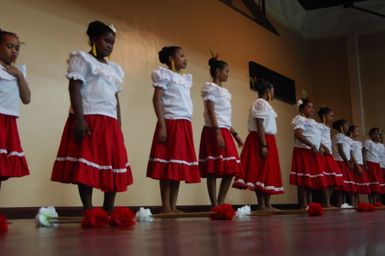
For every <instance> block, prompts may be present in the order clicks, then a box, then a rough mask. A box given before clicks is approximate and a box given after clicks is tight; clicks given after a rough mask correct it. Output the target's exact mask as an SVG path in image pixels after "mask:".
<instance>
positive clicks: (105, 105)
mask: <svg viewBox="0 0 385 256" xmlns="http://www.w3.org/2000/svg"><path fill="white" fill-rule="evenodd" d="M66 77H67V78H68V79H72V80H80V81H82V82H83V84H82V86H81V87H80V93H81V96H82V105H83V114H84V115H95V114H99V115H105V116H109V117H113V118H115V119H116V118H117V108H116V107H117V100H116V96H115V95H116V93H118V92H120V91H121V90H122V87H121V84H122V83H123V79H124V72H123V70H122V68H121V67H120V66H119V65H118V64H116V63H113V62H108V63H101V62H100V61H98V60H96V59H95V58H94V57H93V56H92V55H90V54H89V53H86V52H82V51H75V52H72V53H71V54H70V58H69V60H68V72H67V75H66ZM70 112H71V113H73V110H72V108H71V109H70Z"/></svg>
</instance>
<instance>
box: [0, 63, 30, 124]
mask: <svg viewBox="0 0 385 256" xmlns="http://www.w3.org/2000/svg"><path fill="white" fill-rule="evenodd" d="M17 68H18V69H19V70H20V72H22V74H23V75H24V77H25V78H26V77H27V72H26V67H25V65H18V66H17ZM0 113H1V114H4V115H10V116H16V117H18V116H19V114H20V94H19V86H18V83H17V78H16V77H14V76H13V75H11V74H9V73H8V72H7V71H6V70H5V67H4V66H3V65H1V64H0Z"/></svg>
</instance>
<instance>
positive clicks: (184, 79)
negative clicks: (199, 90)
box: [151, 67, 193, 120]
mask: <svg viewBox="0 0 385 256" xmlns="http://www.w3.org/2000/svg"><path fill="white" fill-rule="evenodd" d="M151 78H152V82H153V83H152V85H153V86H154V87H158V88H162V89H163V90H164V93H163V96H162V105H163V114H164V118H165V119H187V120H191V118H192V113H193V104H192V100H191V96H190V88H191V87H192V75H191V74H179V73H176V72H173V71H172V70H170V69H167V68H163V67H159V68H157V69H156V70H154V71H153V72H152V75H151Z"/></svg>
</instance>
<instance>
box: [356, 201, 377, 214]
mask: <svg viewBox="0 0 385 256" xmlns="http://www.w3.org/2000/svg"><path fill="white" fill-rule="evenodd" d="M374 210H375V207H374V205H372V204H368V203H359V204H358V205H357V207H356V211H357V212H373V211H374Z"/></svg>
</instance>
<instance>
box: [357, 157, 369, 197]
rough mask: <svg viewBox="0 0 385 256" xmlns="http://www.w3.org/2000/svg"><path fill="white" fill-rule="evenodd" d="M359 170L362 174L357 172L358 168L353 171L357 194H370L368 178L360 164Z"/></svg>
mask: <svg viewBox="0 0 385 256" xmlns="http://www.w3.org/2000/svg"><path fill="white" fill-rule="evenodd" d="M359 166H360V167H361V170H362V171H363V172H362V173H359V172H358V168H356V170H355V172H356V173H355V175H356V182H357V187H358V193H359V194H369V193H370V186H369V185H370V182H369V178H368V172H367V170H365V167H364V165H362V164H360V165H359Z"/></svg>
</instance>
